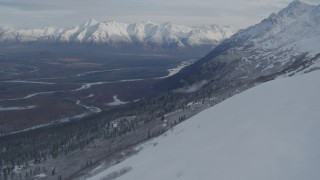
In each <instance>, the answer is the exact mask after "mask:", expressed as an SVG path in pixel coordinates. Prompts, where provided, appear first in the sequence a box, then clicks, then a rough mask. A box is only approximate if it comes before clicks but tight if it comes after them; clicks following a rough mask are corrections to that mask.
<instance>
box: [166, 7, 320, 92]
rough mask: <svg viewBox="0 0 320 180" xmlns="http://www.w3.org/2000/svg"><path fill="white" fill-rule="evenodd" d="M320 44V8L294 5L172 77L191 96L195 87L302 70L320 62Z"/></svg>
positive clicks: (234, 36)
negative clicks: (190, 93) (191, 90)
mask: <svg viewBox="0 0 320 180" xmlns="http://www.w3.org/2000/svg"><path fill="white" fill-rule="evenodd" d="M319 41H320V5H319V6H315V5H309V4H305V3H303V2H300V1H293V2H292V3H290V4H289V6H288V7H286V8H285V9H283V10H281V11H280V12H279V13H277V14H275V13H274V14H271V15H270V16H269V17H268V18H266V19H264V20H263V21H262V22H261V23H259V24H256V25H254V26H251V27H249V28H247V29H244V30H240V31H239V32H237V33H236V34H235V35H233V36H231V37H230V38H229V39H226V40H224V41H223V42H222V43H221V44H219V45H218V46H217V47H216V48H215V49H214V50H213V51H211V52H210V53H209V54H208V55H206V56H205V57H203V58H202V59H200V60H199V61H197V62H196V63H195V64H193V65H191V66H189V67H187V68H185V69H183V70H182V71H181V72H180V73H178V74H177V75H176V76H174V77H172V79H174V80H173V81H172V79H171V81H172V85H173V86H175V87H177V86H184V87H183V88H182V89H179V92H181V91H183V90H184V91H185V92H190V88H193V89H194V87H195V86H198V87H199V88H200V87H202V86H205V85H207V87H208V88H211V89H215V88H218V87H224V86H230V85H234V86H235V85H236V84H243V83H244V84H245V83H247V82H253V81H255V80H257V79H263V78H266V77H268V76H272V75H275V74H280V73H284V72H287V71H289V70H290V71H292V70H295V69H296V70H299V69H300V70H303V69H305V68H306V67H308V66H311V65H312V64H314V63H315V62H317V61H319V59H320V43H318V42H319ZM313 69H314V68H313ZM199 88H197V89H199Z"/></svg>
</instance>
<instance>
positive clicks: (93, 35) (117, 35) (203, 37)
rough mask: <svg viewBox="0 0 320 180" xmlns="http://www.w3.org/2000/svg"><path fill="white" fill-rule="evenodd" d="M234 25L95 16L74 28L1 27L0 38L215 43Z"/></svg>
mask: <svg viewBox="0 0 320 180" xmlns="http://www.w3.org/2000/svg"><path fill="white" fill-rule="evenodd" d="M233 33H234V30H233V28H232V27H227V26H218V25H206V26H199V27H188V26H181V25H175V24H171V23H169V22H167V23H162V24H157V23H152V22H142V23H133V24H126V23H119V22H116V21H107V22H99V21H97V20H95V19H90V20H89V21H87V22H85V23H83V24H81V25H78V26H74V27H72V28H67V29H63V28H53V27H48V28H44V29H30V30H13V29H11V30H4V29H2V30H1V28H0V42H1V41H2V42H38V41H40V42H43V41H44V42H48V41H49V42H52V41H53V42H64V43H65V42H67V43H68V42H70V43H94V44H106V45H110V46H121V45H135V46H137V45H140V46H152V47H153V46H159V47H177V48H183V47H190V46H203V45H207V46H211V47H212V46H216V45H217V44H218V43H219V42H221V41H222V40H224V39H226V38H229V37H230V36H231V35H233Z"/></svg>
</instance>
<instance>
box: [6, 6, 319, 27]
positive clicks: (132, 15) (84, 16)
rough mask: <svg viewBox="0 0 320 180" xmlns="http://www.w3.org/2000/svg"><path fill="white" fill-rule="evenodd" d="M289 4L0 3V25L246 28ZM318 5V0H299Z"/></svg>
mask: <svg viewBox="0 0 320 180" xmlns="http://www.w3.org/2000/svg"><path fill="white" fill-rule="evenodd" d="M291 1H292V0H0V25H2V26H9V27H10V26H11V27H19V28H25V27H27V28H33V27H44V26H72V25H76V24H79V23H83V22H84V21H86V20H88V19H89V18H91V17H93V18H95V19H97V20H100V21H106V20H115V21H120V22H127V23H132V22H140V21H147V20H150V21H153V22H167V21H170V22H172V23H176V24H184V25H202V24H221V25H232V26H234V27H235V28H237V29H239V28H245V27H247V26H249V25H252V24H255V23H258V22H259V21H261V20H262V19H264V18H266V17H267V16H269V14H271V13H272V12H278V11H279V10H280V9H282V8H284V7H286V6H287V5H288V4H289V3H290V2H291ZM302 1H303V2H306V3H310V4H320V0H302Z"/></svg>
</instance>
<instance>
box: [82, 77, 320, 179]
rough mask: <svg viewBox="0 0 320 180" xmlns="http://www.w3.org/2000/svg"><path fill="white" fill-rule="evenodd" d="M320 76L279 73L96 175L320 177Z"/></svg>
mask: <svg viewBox="0 0 320 180" xmlns="http://www.w3.org/2000/svg"><path fill="white" fill-rule="evenodd" d="M319 77H320V71H313V72H311V73H307V74H304V75H296V76H293V77H286V78H279V79H276V80H274V81H269V82H267V83H264V84H261V85H259V86H256V87H254V88H251V89H249V90H247V91H245V92H242V93H240V94H238V95H236V96H233V97H231V98H229V99H227V100H226V101H224V102H222V103H220V104H218V105H216V106H214V107H211V108H209V109H207V110H205V111H203V112H201V113H200V114H198V115H196V116H194V117H192V118H190V119H188V120H187V121H184V122H183V123H181V124H179V125H178V126H176V127H174V128H173V129H172V130H171V131H169V132H167V133H166V134H165V135H162V136H160V137H158V138H156V139H154V140H151V141H150V142H147V143H145V144H143V145H141V146H140V147H138V148H137V149H142V150H141V151H140V152H139V153H138V154H137V155H134V156H132V157H130V158H128V159H126V160H124V161H123V162H121V163H119V164H115V165H114V166H112V167H110V168H109V169H106V170H104V171H102V172H100V173H98V174H95V175H92V177H90V178H88V180H98V179H103V178H105V179H108V177H118V178H116V179H117V180H132V179H139V180H149V179H153V180H158V179H159V180H162V179H171V180H174V179H184V180H189V179H190V180H194V179H202V180H211V179H220V180H231V179H237V180H256V179H259V180H269V179H279V180H280V179H281V180H301V179H308V180H317V179H318V178H319V176H320V173H319V171H318V167H319V166H320V156H319V153H318V152H319V150H320V145H319V143H318V140H319V138H320V133H319V131H318V129H319V128H320V121H319V119H320V113H319V112H320V109H319V107H320V98H319V89H320V82H319V81H318V79H319ZM115 175H116V176H115Z"/></svg>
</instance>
